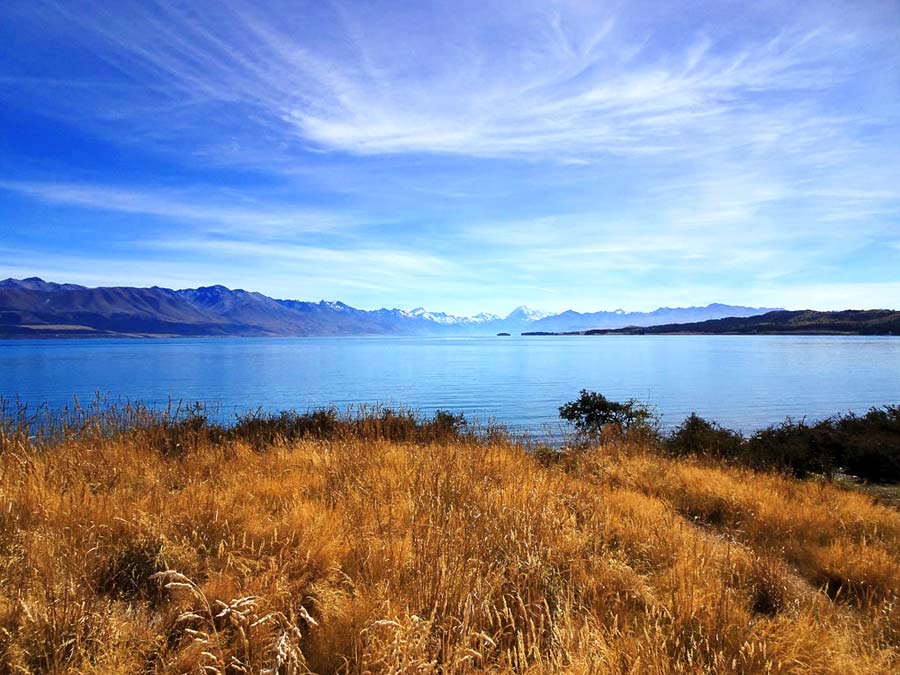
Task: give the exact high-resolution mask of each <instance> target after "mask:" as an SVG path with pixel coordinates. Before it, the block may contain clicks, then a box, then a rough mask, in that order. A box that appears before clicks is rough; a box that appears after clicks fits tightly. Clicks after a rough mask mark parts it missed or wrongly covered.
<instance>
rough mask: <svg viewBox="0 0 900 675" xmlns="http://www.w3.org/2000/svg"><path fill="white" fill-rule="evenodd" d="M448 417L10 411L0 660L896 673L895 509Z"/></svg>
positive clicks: (1, 491)
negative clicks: (398, 419) (39, 423)
mask: <svg viewBox="0 0 900 675" xmlns="http://www.w3.org/2000/svg"><path fill="white" fill-rule="evenodd" d="M445 422H446V420H445ZM451 422H452V420H451ZM251 427H252V428H251ZM451 427H452V424H444V425H443V426H442V425H441V424H438V425H436V426H432V427H422V426H421V425H419V426H417V427H416V428H415V429H414V430H413V431H410V430H409V429H408V428H407V427H404V426H403V425H402V424H397V425H393V426H392V423H385V422H384V420H381V421H379V420H372V421H370V423H368V424H366V423H362V422H360V423H358V424H356V425H354V426H352V428H351V427H347V428H344V429H343V430H341V432H340V433H337V432H335V433H327V434H325V433H315V434H313V433H305V434H304V436H305V437H300V436H295V437H291V435H290V434H280V433H268V432H266V427H265V425H264V424H260V425H257V427H253V425H249V426H248V427H247V429H245V433H243V434H230V435H223V434H221V433H219V432H212V431H209V430H208V429H207V428H206V427H205V426H203V425H202V424H199V423H198V424H194V425H192V424H187V425H183V426H178V427H171V426H170V427H166V426H165V425H163V426H160V425H158V424H157V425H156V426H154V425H149V426H148V425H147V424H144V425H143V426H141V425H137V426H135V427H134V428H130V427H129V425H128V424H124V425H120V426H119V427H118V428H116V429H113V430H111V427H110V425H109V424H107V423H105V422H102V421H98V422H97V423H96V428H95V429H93V430H92V428H91V423H89V422H85V423H84V424H82V425H81V428H80V430H79V432H78V433H67V432H66V431H65V430H60V429H57V430H56V433H55V435H53V434H51V435H50V436H47V437H40V436H39V437H38V438H37V439H34V438H32V439H30V440H29V439H27V438H26V436H25V435H23V434H17V433H13V432H12V431H9V430H7V432H5V434H4V435H2V436H0V672H2V673H64V672H65V673H69V672H77V673H97V674H100V673H103V674H114V673H282V674H286V673H306V672H315V673H360V674H362V673H372V674H377V673H482V672H490V673H505V672H519V673H598V674H599V673H635V674H638V673H823V674H824V673H835V674H841V675H845V674H854V673H896V672H898V671H900V604H898V597H897V595H898V580H900V511H898V510H897V509H896V508H895V507H893V506H891V505H886V504H879V503H878V502H876V500H875V499H873V497H872V496H870V495H867V494H864V493H862V492H861V491H859V490H856V489H855V488H852V487H842V486H840V485H838V484H831V483H827V482H824V481H815V480H807V481H799V480H796V479H793V478H788V477H783V476H779V475H775V474H765V473H753V472H751V471H750V470H748V469H740V468H734V467H728V466H725V465H721V464H717V463H715V462H713V461H711V460H702V461H701V460H697V459H670V458H665V457H661V456H659V454H657V453H653V452H651V451H649V450H647V449H645V448H642V447H641V446H640V445H636V444H628V443H625V442H609V443H605V444H604V445H603V446H602V447H593V448H586V449H583V450H579V451H577V452H571V453H568V454H564V455H560V456H556V455H554V453H544V454H542V455H535V454H533V453H528V452H526V451H525V450H523V448H522V447H520V446H518V445H517V444H515V443H513V442H511V441H510V440H508V439H506V438H504V437H503V435H502V434H499V433H494V434H487V435H482V436H481V437H478V438H476V437H473V436H468V435H466V434H462V435H460V434H456V433H451V432H450V431H447V433H443V432H444V431H446V430H447V429H450V428H451ZM248 429H249V430H248ZM254 429H255V431H254ZM397 429H400V431H399V432H398V431H397ZM404 429H405V431H404ZM307 431H308V430H307ZM320 431H321V430H320ZM54 438H55V439H56V440H54ZM279 438H281V439H282V440H278V439H279Z"/></svg>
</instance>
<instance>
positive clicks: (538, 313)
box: [506, 305, 553, 321]
mask: <svg viewBox="0 0 900 675" xmlns="http://www.w3.org/2000/svg"><path fill="white" fill-rule="evenodd" d="M548 316H553V312H544V311H542V310H538V309H531V308H530V307H529V306H528V305H519V306H518V307H516V308H515V309H514V310H513V311H511V312H510V313H509V315H508V316H507V317H506V319H507V321H508V320H510V319H517V320H519V321H537V320H538V319H543V318H546V317H548Z"/></svg>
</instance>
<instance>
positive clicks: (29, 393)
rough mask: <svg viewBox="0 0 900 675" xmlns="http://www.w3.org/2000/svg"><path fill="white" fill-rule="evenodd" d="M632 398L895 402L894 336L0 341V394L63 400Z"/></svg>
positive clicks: (665, 411) (739, 406)
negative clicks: (588, 392) (584, 393)
mask: <svg viewBox="0 0 900 675" xmlns="http://www.w3.org/2000/svg"><path fill="white" fill-rule="evenodd" d="M582 388H586V389H592V390H596V391H599V392H602V393H603V394H605V395H606V396H607V397H609V398H611V399H614V400H623V399H627V398H637V399H640V400H643V401H647V402H649V403H651V404H652V405H653V406H655V407H656V409H657V411H658V412H659V413H660V414H661V415H662V418H663V422H664V423H665V424H667V425H670V426H671V425H675V424H678V423H679V422H680V421H681V420H682V419H683V418H684V417H685V416H686V415H688V414H689V413H690V412H691V411H696V412H697V413H698V414H700V415H702V416H704V417H708V418H710V419H714V420H716V421H718V422H720V423H721V424H724V425H726V426H729V427H732V428H736V429H741V430H743V431H745V432H746V431H751V430H753V429H756V428H760V427H763V426H766V425H768V424H772V423H775V422H780V421H781V420H783V419H784V418H785V417H786V416H788V415H790V416H793V417H796V418H801V417H806V418H807V419H810V420H813V419H819V418H822V417H827V416H828V415H831V414H833V413H836V412H843V411H848V410H853V411H859V412H861V411H865V410H866V409H868V408H869V407H871V406H877V405H883V404H887V403H900V338H897V337H871V338H868V337H833V336H828V337H788V336H771V337H769V336H760V337H758V336H609V337H531V338H525V337H512V338H499V337H489V338H419V337H415V338H413V337H410V338H405V337H404V338H399V337H377V338H376V337H372V338H349V337H343V338H209V339H196V338H194V339H156V340H152V339H147V340H144V339H121V340H119V339H102V340H29V341H21V340H17V341H0V396H2V397H4V398H6V399H15V398H16V397H18V398H20V399H21V400H23V401H27V402H28V403H29V404H31V405H36V404H40V403H46V404H48V405H50V406H62V405H65V404H66V403H70V402H71V401H72V397H73V396H78V397H79V399H80V400H81V401H82V402H85V401H89V400H91V399H92V398H93V397H94V396H95V394H97V393H100V394H103V395H105V396H108V397H110V398H112V399H132V400H140V401H143V402H145V403H149V404H156V405H164V404H165V403H166V402H167V401H168V400H169V398H170V397H171V398H172V399H175V400H185V401H203V402H205V403H209V404H212V405H215V406H217V409H218V411H219V414H220V416H221V417H222V418H224V419H228V418H229V417H231V416H233V415H234V413H236V412H240V411H246V410H248V409H255V408H258V407H262V408H265V409H268V410H282V409H288V408H294V409H298V410H306V409H307V408H310V407H319V406H326V405H332V404H334V405H337V406H338V407H341V408H343V407H345V406H347V405H349V404H358V403H384V404H389V405H398V406H405V407H411V408H414V409H417V410H419V411H421V412H423V413H431V412H433V411H434V410H435V409H438V408H443V409H450V410H453V411H460V412H464V413H466V415H467V416H469V417H470V418H472V417H475V418H478V419H480V420H483V421H484V420H489V419H494V420H496V421H498V422H501V423H503V424H506V425H508V426H510V427H511V428H513V429H514V430H516V431H520V432H527V433H544V432H547V431H551V432H555V431H556V430H558V428H559V426H558V417H557V408H558V407H559V406H560V405H561V404H563V403H565V402H566V401H569V400H571V399H573V398H576V397H577V396H578V392H579V390H580V389H582Z"/></svg>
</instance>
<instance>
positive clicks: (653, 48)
mask: <svg viewBox="0 0 900 675" xmlns="http://www.w3.org/2000/svg"><path fill="white" fill-rule="evenodd" d="M45 7H46V10H45V11H47V12H50V13H52V14H54V15H55V16H56V17H57V20H58V21H65V22H70V23H71V24H72V25H77V26H78V27H79V29H80V30H82V31H83V32H84V36H85V37H84V38H83V39H84V40H85V41H87V42H88V43H89V44H90V46H91V48H92V49H94V50H96V52H97V53H98V54H99V56H100V57H101V58H102V59H103V60H104V61H105V62H106V63H107V64H108V65H109V66H110V67H112V68H113V69H115V71H118V72H121V73H124V74H126V75H127V76H129V77H131V78H133V79H139V80H141V81H147V82H149V83H155V84H156V85H157V86H158V87H159V90H160V91H164V92H166V94H164V95H162V96H160V95H159V94H151V95H148V96H147V97H146V98H145V99H144V100H141V99H140V98H135V99H131V101H130V102H131V103H132V104H135V105H138V106H139V107H140V106H142V105H143V106H151V107H152V106H160V105H166V106H169V107H170V108H172V107H173V106H176V107H178V108H181V111H180V112H179V111H178V110H175V109H174V108H172V109H173V115H172V118H173V121H177V120H178V119H179V118H180V117H181V115H182V113H186V112H187V111H190V110H191V109H192V108H194V107H197V106H199V107H200V108H201V109H204V110H205V108H203V107H202V106H203V105H204V104H209V103H214V104H218V105H226V106H247V108H245V109H244V111H243V112H244V114H243V117H244V119H245V120H250V121H251V123H252V125H253V126H256V127H261V126H264V127H267V128H268V129H269V133H272V134H274V135H275V136H276V137H278V136H279V135H280V136H281V137H282V138H284V137H288V138H289V137H291V136H293V137H295V138H296V139H298V140H305V141H307V142H309V143H312V144H315V145H316V146H319V147H321V148H322V149H325V150H340V151H347V152H352V153H358V154H366V155H371V154H403V153H423V152H424V153H451V154H461V155H469V156H476V157H509V156H526V157H539V158H545V159H546V158H548V157H552V158H556V159H565V158H575V157H579V156H585V155H587V156H592V155H597V154H598V153H599V154H605V153H612V154H622V155H629V156H630V155H643V154H660V153H672V152H681V153H684V152H689V153H690V154H691V155H697V154H706V153H709V152H711V151H726V150H727V151H737V150H743V151H747V150H749V151H757V152H765V151H767V150H772V149H773V146H776V145H777V146H778V151H779V153H780V154H785V153H810V152H813V154H817V155H822V154H823V152H824V150H825V149H824V148H823V147H821V146H822V144H823V143H824V142H829V145H830V146H831V149H830V151H831V152H834V151H841V147H839V146H840V145H843V144H844V143H847V144H850V143H851V142H852V138H850V136H852V134H847V133H846V132H847V128H848V126H849V127H855V126H859V125H862V124H867V123H868V124H870V123H871V122H872V121H873V120H871V119H870V118H869V116H868V115H859V114H858V113H857V114H851V113H847V112H844V113H836V112H835V111H834V110H833V109H831V108H830V107H829V106H823V105H821V103H822V102H821V101H820V100H818V98H817V96H816V95H817V94H820V93H822V92H827V91H828V90H830V89H833V88H834V87H835V86H836V85H838V84H840V83H841V82H844V81H846V80H848V79H850V78H852V77H856V76H857V75H858V69H859V64H858V63H857V62H856V61H855V59H856V58H857V55H856V54H855V52H857V51H858V49H859V40H858V39H857V38H856V36H855V35H854V32H853V28H854V27H853V26H851V27H850V29H849V30H848V27H847V25H846V20H845V19H846V17H844V16H841V15H840V14H835V13H834V12H827V11H824V10H823V11H821V12H818V13H814V12H809V13H808V14H806V13H800V12H797V13H794V14H791V13H788V12H784V11H774V12H773V11H772V8H771V7H762V6H761V7H759V8H758V9H754V8H753V6H747V7H743V8H740V9H739V8H736V7H732V8H731V10H728V11H734V16H731V17H729V18H728V19H727V20H723V21H722V22H721V23H720V24H719V25H718V29H719V30H718V31H713V30H711V29H710V28H707V27H705V26H704V24H703V23H702V22H700V23H698V25H696V26H694V27H693V29H692V30H689V31H685V32H684V33H682V34H674V33H669V34H665V33H662V32H661V31H660V27H659V24H660V23H661V22H666V21H672V22H675V21H679V20H681V10H678V11H676V10H675V8H674V7H673V8H670V9H666V8H665V7H664V6H660V5H659V4H658V3H652V4H647V5H646V6H645V4H644V3H633V4H631V5H627V6H619V7H617V8H612V9H611V8H609V7H605V6H599V5H598V6H582V7H579V6H576V5H575V4H569V3H545V2H525V3H521V5H519V4H518V3H517V8H516V11H505V10H503V9H501V10H500V11H496V12H488V11H476V10H475V5H474V4H473V5H472V6H471V7H469V6H467V3H463V7H460V8H458V9H456V10H454V11H453V12H448V9H447V8H446V7H443V6H440V5H434V6H428V5H422V6H420V7H418V8H417V9H416V10H415V11H412V12H407V11H403V12H401V11H399V9H398V8H396V7H391V6H390V5H381V4H378V3H376V4H375V5H373V6H372V7H369V8H365V7H362V6H356V5H352V6H351V5H346V6H344V5H341V4H338V3H333V4H332V5H328V6H326V5H322V6H319V7H311V6H306V7H303V10H302V12H301V13H300V14H299V15H295V14H293V13H287V16H285V14H286V12H285V9H286V8H283V7H277V6H275V7H269V8H268V9H262V8H260V7H258V6H254V5H251V4H249V3H244V2H227V3H218V4H216V5H215V6H206V7H204V8H203V10H202V11H199V12H195V11H190V10H188V9H186V8H183V7H178V6H174V5H163V6H156V5H153V6H150V5H147V4H146V3H137V2H127V1H123V2H121V3H116V5H115V6H107V7H103V8H100V7H96V6H94V7H92V9H91V11H82V10H83V8H80V7H78V6H77V5H73V4H71V3H66V4H61V3H48V4H46V5H45ZM467 9H468V10H469V13H468V15H467V17H466V20H465V21H463V20H461V19H460V18H459V17H457V16H455V15H456V14H457V13H465V12H466V10H467ZM306 15H308V19H309V20H308V21H307V20H305V19H306V18H307V16H306ZM645 15H648V16H652V17H653V18H654V19H655V20H656V22H657V23H656V24H648V23H647V21H645V20H644V19H643V17H644V16H645ZM754 24H758V27H757V26H755V25H754ZM767 29H768V30H767ZM882 33H887V35H881V36H879V37H880V38H881V39H882V40H885V39H888V38H889V37H890V35H891V34H890V32H889V31H884V30H883V31H882ZM898 34H900V33H898V31H894V36H896V35H898ZM867 37H869V38H870V39H871V38H872V36H871V35H869V36H867ZM253 111H255V113H254V112H253ZM121 112H122V111H121V110H117V111H116V114H121ZM126 114H127V113H126ZM208 122H211V123H215V122H214V120H208ZM836 144H837V146H838V147H836Z"/></svg>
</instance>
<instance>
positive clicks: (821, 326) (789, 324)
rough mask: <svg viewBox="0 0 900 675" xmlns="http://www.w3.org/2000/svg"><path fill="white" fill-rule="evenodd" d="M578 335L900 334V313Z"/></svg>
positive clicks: (774, 315)
mask: <svg viewBox="0 0 900 675" xmlns="http://www.w3.org/2000/svg"><path fill="white" fill-rule="evenodd" d="M577 334H578V335H679V334H680V335H685V334H694V335H696V334H704V335H900V311H896V310H892V309H847V310H843V311H839V312H817V311H815V310H811V309H805V310H798V311H786V310H780V311H775V312H768V313H766V314H760V315H758V316H751V317H728V318H722V319H714V320H710V321H700V322H697V323H669V324H662V325H657V326H646V327H640V326H627V327H624V328H618V329H612V330H597V329H594V330H588V331H581V332H579V333H577Z"/></svg>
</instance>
